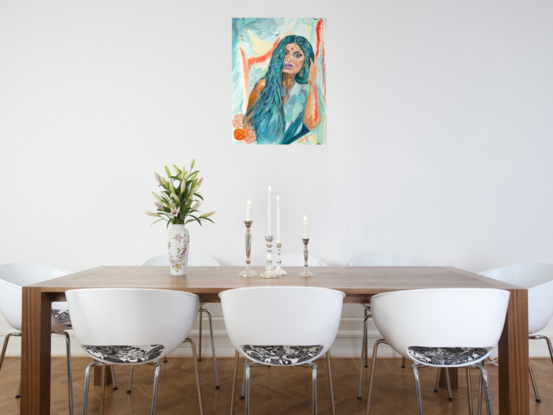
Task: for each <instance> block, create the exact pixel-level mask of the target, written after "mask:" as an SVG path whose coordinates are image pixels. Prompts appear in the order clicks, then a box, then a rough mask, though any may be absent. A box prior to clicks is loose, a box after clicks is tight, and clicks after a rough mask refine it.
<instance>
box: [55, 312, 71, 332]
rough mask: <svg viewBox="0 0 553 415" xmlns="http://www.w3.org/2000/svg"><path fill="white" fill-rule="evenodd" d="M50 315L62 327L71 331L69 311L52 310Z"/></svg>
mask: <svg viewBox="0 0 553 415" xmlns="http://www.w3.org/2000/svg"><path fill="white" fill-rule="evenodd" d="M52 315H53V316H54V318H55V319H56V321H57V322H58V323H60V324H61V325H62V326H63V327H67V328H68V329H72V328H73V327H72V326H71V317H70V316H69V310H56V309H54V308H53V309H52Z"/></svg>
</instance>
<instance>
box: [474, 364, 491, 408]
mask: <svg viewBox="0 0 553 415" xmlns="http://www.w3.org/2000/svg"><path fill="white" fill-rule="evenodd" d="M477 367H478V368H479V369H480V373H481V375H482V379H483V380H484V387H485V388H486V403H487V404H488V405H487V406H488V415H493V414H492V400H491V398H490V382H489V380H488V371H487V370H486V369H484V366H483V365H482V364H480V363H479V364H478V365H477Z"/></svg>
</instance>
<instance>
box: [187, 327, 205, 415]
mask: <svg viewBox="0 0 553 415" xmlns="http://www.w3.org/2000/svg"><path fill="white" fill-rule="evenodd" d="M184 343H190V346H192V358H193V360H194V371H195V372H196V385H197V387H198V401H199V403H200V415H204V404H203V401H202V386H201V384H200V371H199V370H198V361H199V360H201V359H198V358H197V356H196V343H194V340H192V339H191V338H187V339H186V340H185V341H184Z"/></svg>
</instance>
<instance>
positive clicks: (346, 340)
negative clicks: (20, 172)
mask: <svg viewBox="0 0 553 415" xmlns="http://www.w3.org/2000/svg"><path fill="white" fill-rule="evenodd" d="M362 321H363V317H362V316H343V317H342V320H341V322H340V329H339V331H338V335H337V337H336V341H335V342H334V345H333V346H332V349H331V353H332V355H333V356H335V357H359V356H360V354H361V340H362ZM213 327H214V330H213V336H214V338H215V344H216V353H217V356H218V357H232V356H234V351H235V349H234V348H233V346H232V344H231V343H230V340H229V338H228V336H227V332H226V330H225V325H224V320H223V316H221V315H214V316H213ZM552 329H553V323H550V324H549V325H548V326H546V328H545V330H543V331H542V332H541V333H540V334H543V335H544V336H547V337H550V338H551V337H553V330H552ZM11 332H14V330H13V328H11V327H10V326H9V325H8V324H7V322H6V321H5V320H4V318H3V317H2V316H0V341H2V343H3V342H4V338H5V336H6V335H7V334H8V333H11ZM69 334H70V337H71V354H72V355H73V356H86V354H85V353H84V351H83V350H82V348H81V347H80V345H79V343H78V342H77V339H76V338H75V335H74V333H73V331H72V330H69ZM198 335H199V325H198V324H196V326H195V327H194V329H193V330H192V332H191V333H190V337H191V338H192V339H193V340H194V341H195V342H196V346H199V341H198ZM368 337H369V355H372V347H373V345H374V342H375V341H376V340H378V339H380V338H381V337H382V336H381V335H380V333H379V332H378V331H377V330H376V328H375V327H374V325H373V324H370V325H369V331H368ZM64 339H65V338H64V337H62V336H56V335H53V336H52V356H65V340H64ZM495 354H497V352H495ZM378 355H379V356H382V357H399V354H397V353H396V352H394V351H393V350H392V349H391V348H390V347H388V346H381V347H380V348H379V351H378ZM6 356H21V338H20V337H12V338H11V339H10V342H9V345H8V349H7V351H6ZM171 356H174V357H185V356H186V357H188V356H192V351H191V348H190V345H189V344H183V345H182V346H180V347H179V348H178V349H177V350H175V351H174V352H173V353H172V354H171ZM202 356H205V357H211V338H210V336H209V322H208V320H207V318H204V321H203V336H202ZM547 356H549V351H548V349H547V344H546V342H545V341H543V340H541V341H538V340H532V341H530V357H547Z"/></svg>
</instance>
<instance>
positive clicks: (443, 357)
mask: <svg viewBox="0 0 553 415" xmlns="http://www.w3.org/2000/svg"><path fill="white" fill-rule="evenodd" d="M407 352H408V353H409V356H411V357H412V358H413V360H415V361H417V362H420V363H423V364H429V365H436V366H456V365H463V364H466V363H473V362H478V361H479V360H482V359H483V358H484V356H486V355H487V354H488V350H486V349H483V348H476V347H419V346H413V347H408V348H407Z"/></svg>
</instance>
